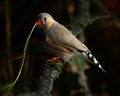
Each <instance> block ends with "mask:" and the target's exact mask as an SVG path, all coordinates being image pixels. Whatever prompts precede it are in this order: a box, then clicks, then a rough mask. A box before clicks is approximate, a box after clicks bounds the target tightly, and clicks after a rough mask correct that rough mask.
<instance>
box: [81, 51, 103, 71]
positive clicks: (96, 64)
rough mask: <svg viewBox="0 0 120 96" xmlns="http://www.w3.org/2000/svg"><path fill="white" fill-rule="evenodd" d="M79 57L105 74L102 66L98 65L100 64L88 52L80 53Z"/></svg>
mask: <svg viewBox="0 0 120 96" xmlns="http://www.w3.org/2000/svg"><path fill="white" fill-rule="evenodd" d="M80 56H81V57H82V58H83V59H85V60H87V61H88V62H90V63H92V64H94V65H95V66H97V67H99V68H100V69H101V70H102V71H103V72H105V70H104V69H103V68H102V66H101V65H100V63H99V62H98V61H97V59H96V58H95V57H94V56H93V55H92V54H91V52H90V51H88V52H85V51H80Z"/></svg>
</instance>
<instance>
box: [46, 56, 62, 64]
mask: <svg viewBox="0 0 120 96" xmlns="http://www.w3.org/2000/svg"><path fill="white" fill-rule="evenodd" d="M61 58H62V57H61V56H57V57H53V58H51V59H49V60H46V61H45V63H49V62H52V61H56V62H58V63H61V62H62V61H61V60H60V59H61Z"/></svg>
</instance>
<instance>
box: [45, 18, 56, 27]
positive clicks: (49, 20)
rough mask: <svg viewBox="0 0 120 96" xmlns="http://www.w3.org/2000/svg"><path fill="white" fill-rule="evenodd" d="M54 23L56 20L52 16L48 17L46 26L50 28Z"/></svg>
mask: <svg viewBox="0 0 120 96" xmlns="http://www.w3.org/2000/svg"><path fill="white" fill-rule="evenodd" d="M53 23H54V20H53V19H52V18H47V20H46V26H47V27H48V28H49V27H51V26H52V24H53Z"/></svg>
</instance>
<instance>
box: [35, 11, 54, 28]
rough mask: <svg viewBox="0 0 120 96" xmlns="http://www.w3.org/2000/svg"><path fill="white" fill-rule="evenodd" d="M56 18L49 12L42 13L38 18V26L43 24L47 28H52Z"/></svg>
mask: <svg viewBox="0 0 120 96" xmlns="http://www.w3.org/2000/svg"><path fill="white" fill-rule="evenodd" d="M54 22H55V20H54V19H53V18H52V16H51V15H50V14H48V13H40V14H39V15H38V17H37V20H36V25H37V26H42V27H45V28H47V29H49V28H51V27H52V25H53V23H54Z"/></svg>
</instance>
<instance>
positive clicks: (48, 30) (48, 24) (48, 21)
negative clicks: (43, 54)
mask: <svg viewBox="0 0 120 96" xmlns="http://www.w3.org/2000/svg"><path fill="white" fill-rule="evenodd" d="M36 26H37V28H38V31H39V32H40V34H41V40H42V41H43V44H44V45H45V46H46V48H47V51H48V52H49V54H52V55H53V56H54V57H53V58H52V59H51V60H48V61H52V60H56V61H57V60H58V61H60V60H59V59H61V58H65V59H66V60H68V61H69V59H68V58H72V57H80V58H82V59H84V60H86V61H88V62H90V63H92V64H94V65H95V66H97V67H98V68H100V69H101V70H102V71H103V72H105V70H104V69H103V68H102V66H101V64H100V63H99V62H98V61H97V59H96V58H95V57H94V56H93V55H92V53H91V51H90V50H89V49H88V47H87V46H86V45H85V44H83V43H82V42H81V41H80V40H78V39H77V38H76V36H74V35H73V34H72V33H71V32H70V31H69V29H67V28H66V27H65V26H64V25H62V24H60V23H58V22H57V21H56V20H55V19H54V18H53V17H52V16H51V15H50V14H49V13H46V12H43V13H40V14H38V16H37V18H36ZM65 59H64V60H65Z"/></svg>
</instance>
